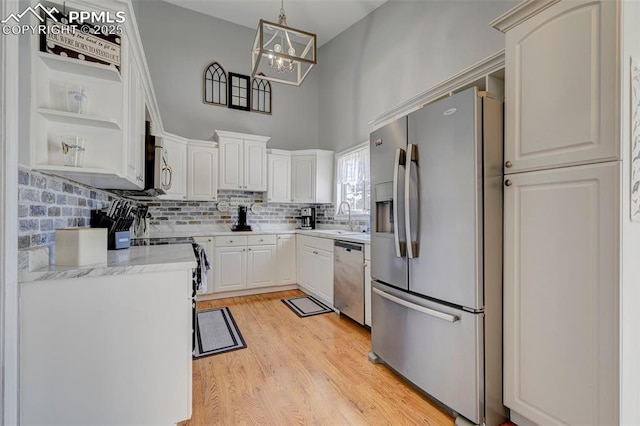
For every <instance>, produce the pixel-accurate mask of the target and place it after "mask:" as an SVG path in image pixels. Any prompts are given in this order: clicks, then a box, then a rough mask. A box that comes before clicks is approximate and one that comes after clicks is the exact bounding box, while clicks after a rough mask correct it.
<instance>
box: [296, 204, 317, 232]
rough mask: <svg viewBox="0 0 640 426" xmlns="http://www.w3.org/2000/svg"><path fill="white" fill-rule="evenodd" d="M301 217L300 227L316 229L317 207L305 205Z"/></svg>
mask: <svg viewBox="0 0 640 426" xmlns="http://www.w3.org/2000/svg"><path fill="white" fill-rule="evenodd" d="M300 219H302V226H301V227H300V229H316V208H315V207H305V208H304V209H301V210H300Z"/></svg>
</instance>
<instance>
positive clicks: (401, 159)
mask: <svg viewBox="0 0 640 426" xmlns="http://www.w3.org/2000/svg"><path fill="white" fill-rule="evenodd" d="M404 164H405V151H404V150H403V149H402V148H396V158H395V161H394V164H393V240H394V246H395V249H396V257H404V250H403V249H404V247H403V244H401V242H400V228H399V227H398V184H399V182H398V173H399V172H400V166H402V165H404Z"/></svg>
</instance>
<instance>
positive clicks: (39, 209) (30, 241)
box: [18, 169, 119, 250]
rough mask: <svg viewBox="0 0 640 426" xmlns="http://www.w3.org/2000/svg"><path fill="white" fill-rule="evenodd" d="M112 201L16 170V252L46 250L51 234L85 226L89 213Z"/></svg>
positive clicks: (102, 193)
mask: <svg viewBox="0 0 640 426" xmlns="http://www.w3.org/2000/svg"><path fill="white" fill-rule="evenodd" d="M114 198H119V197H116V196H114V195H113V194H110V193H108V192H105V191H101V190H98V189H94V188H90V187H87V186H83V185H80V184H78V183H75V182H71V181H69V180H66V179H63V178H60V177H56V176H49V175H44V174H42V173H39V172H36V171H33V170H26V169H19V170H18V249H20V250H23V249H28V248H31V247H38V246H50V245H53V244H54V243H55V230H56V229H58V228H66V227H85V226H89V218H90V215H91V210H92V209H96V208H98V207H106V206H107V204H108V203H109V202H110V201H111V200H113V199H114Z"/></svg>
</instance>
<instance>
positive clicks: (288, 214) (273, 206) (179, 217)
mask: <svg viewBox="0 0 640 426" xmlns="http://www.w3.org/2000/svg"><path fill="white" fill-rule="evenodd" d="M264 194H265V193H264V192H242V191H226V190H220V191H218V201H169V200H166V201H165V200H159V201H153V202H150V203H147V205H148V206H149V213H151V219H150V222H149V223H150V224H151V225H229V226H231V225H233V224H234V223H235V222H236V221H237V220H238V205H241V204H243V205H245V206H247V209H249V210H248V212H247V222H248V223H249V224H282V225H296V224H298V225H299V224H300V220H299V219H298V217H299V216H300V209H301V208H302V207H308V204H279V203H270V204H263V210H262V212H260V214H255V213H253V212H251V210H250V207H251V205H252V204H254V203H264V202H263V199H264ZM220 201H228V202H229V205H230V209H229V211H228V212H220V211H218V208H217V206H218V203H219V202H220Z"/></svg>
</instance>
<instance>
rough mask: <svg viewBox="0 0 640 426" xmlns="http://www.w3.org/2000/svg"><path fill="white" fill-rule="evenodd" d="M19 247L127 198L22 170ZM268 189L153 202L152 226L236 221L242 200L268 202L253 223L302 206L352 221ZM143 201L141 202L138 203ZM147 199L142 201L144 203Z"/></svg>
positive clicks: (272, 221)
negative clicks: (282, 200)
mask: <svg viewBox="0 0 640 426" xmlns="http://www.w3.org/2000/svg"><path fill="white" fill-rule="evenodd" d="M18 173H19V175H18V184H19V186H18V217H19V218H18V249H20V250H24V249H28V248H32V247H39V246H51V245H53V244H55V230H56V229H58V228H66V227H85V226H89V219H90V215H91V210H92V209H97V208H99V207H100V208H106V207H107V206H108V204H109V203H111V201H113V200H114V199H120V198H121V197H119V196H117V195H115V194H112V193H110V192H107V191H102V190H99V189H95V188H91V187H88V186H84V185H82V184H79V183H76V182H72V181H69V180H67V179H64V178H60V177H57V176H50V175H45V174H42V173H39V172H36V171H33V170H27V169H22V168H21V169H19V171H18ZM265 194H266V193H264V192H241V191H223V190H221V191H218V201H169V200H166V201H165V200H157V201H151V202H147V203H146V204H147V205H148V206H149V213H150V214H151V219H150V224H151V225H208V224H215V225H229V226H231V225H233V224H234V223H235V222H236V220H237V219H238V209H237V207H238V205H239V204H244V205H246V206H247V207H248V208H249V207H251V205H252V204H254V203H263V207H264V208H263V210H262V212H261V213H260V214H254V213H252V212H251V211H250V210H249V212H248V213H247V222H248V223H249V224H269V225H288V226H294V227H298V226H299V225H300V219H299V216H300V209H301V208H303V207H311V206H313V207H315V208H316V215H317V217H316V223H317V224H318V225H319V226H322V227H325V228H326V227H331V226H340V227H343V226H346V225H347V224H348V222H347V220H336V219H335V217H334V212H335V205H334V204H314V205H310V204H279V203H270V204H266V203H264V201H263V200H264V197H265ZM222 200H225V201H228V202H229V204H230V206H231V208H230V210H229V211H228V212H224V213H223V212H219V211H218V209H217V205H218V202H219V201H222ZM138 203H139V202H138ZM139 204H142V203H139ZM354 223H355V224H356V225H357V226H358V227H359V228H366V227H367V226H368V224H369V221H368V220H364V221H363V220H357V221H354Z"/></svg>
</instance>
